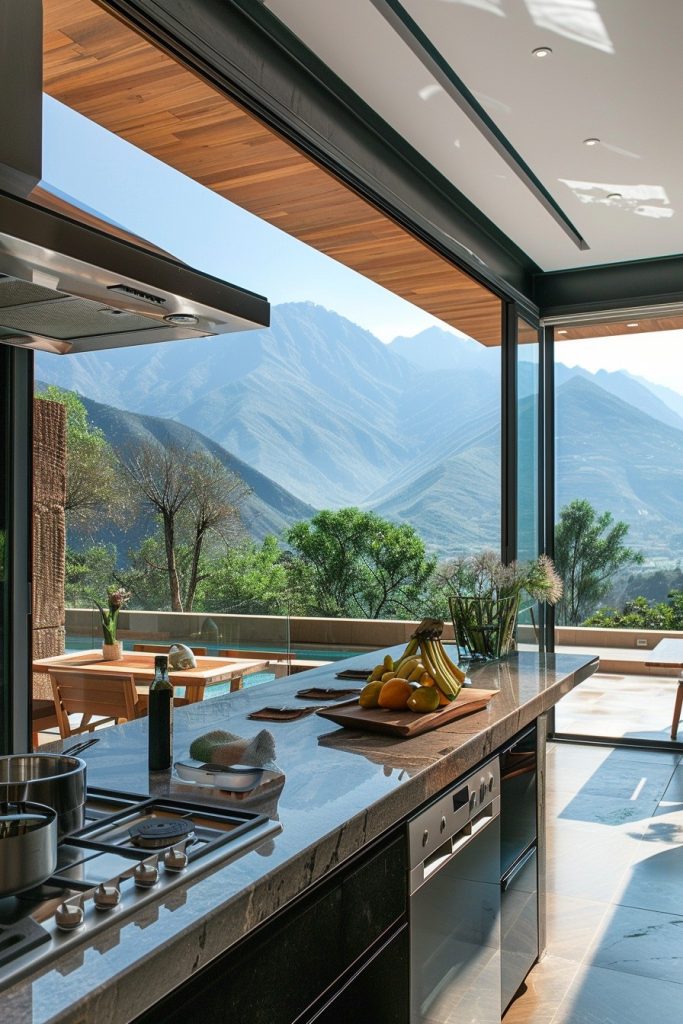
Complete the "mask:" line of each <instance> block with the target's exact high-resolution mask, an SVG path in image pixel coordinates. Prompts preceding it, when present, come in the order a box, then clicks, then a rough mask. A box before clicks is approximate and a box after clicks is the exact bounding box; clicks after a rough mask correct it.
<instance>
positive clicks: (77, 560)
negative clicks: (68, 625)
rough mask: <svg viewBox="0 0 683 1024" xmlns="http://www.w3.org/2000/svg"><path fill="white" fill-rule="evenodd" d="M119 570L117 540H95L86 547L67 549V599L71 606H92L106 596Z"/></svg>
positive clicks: (68, 605)
mask: <svg viewBox="0 0 683 1024" xmlns="http://www.w3.org/2000/svg"><path fill="white" fill-rule="evenodd" d="M115 572H116V548H115V547H114V545H113V544H94V545H91V546H90V547H87V548H86V549H85V550H84V551H74V550H73V549H72V548H67V550H66V565H65V578H64V599H65V602H66V605H67V607H69V608H92V607H94V605H95V603H96V602H97V601H102V600H104V598H105V596H106V594H107V589H108V588H109V587H111V585H112V581H113V580H114V579H115Z"/></svg>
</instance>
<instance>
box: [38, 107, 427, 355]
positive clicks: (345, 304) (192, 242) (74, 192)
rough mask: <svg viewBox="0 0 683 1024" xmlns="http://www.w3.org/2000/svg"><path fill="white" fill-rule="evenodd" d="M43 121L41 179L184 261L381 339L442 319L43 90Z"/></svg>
mask: <svg viewBox="0 0 683 1024" xmlns="http://www.w3.org/2000/svg"><path fill="white" fill-rule="evenodd" d="M43 122H44V123H43V131H44V147H43V151H44V156H43V176H44V181H45V183H46V184H48V185H50V186H53V187H54V188H56V189H59V190H60V191H61V192H64V193H67V194H68V195H69V196H72V197H73V198H75V199H77V200H78V201H79V203H82V204H84V205H86V206H88V207H90V208H91V209H93V210H95V211H96V212H98V213H100V214H101V215H105V216H106V217H108V218H109V219H110V220H113V221H115V222H116V223H118V224H120V225H122V226H123V227H125V228H127V229H128V230H129V231H132V232H134V233H135V234H138V235H141V236H143V237H144V238H147V239H149V241H151V242H154V243H155V244H156V245H158V246H160V247H161V248H162V249H166V250H167V251H168V252H170V253H172V254H173V255H174V256H176V257H177V258H178V259H180V260H183V261H184V262H185V263H188V264H189V265H190V266H192V267H196V268H197V269H198V270H205V271H207V272H208V273H211V274H214V275H215V276H216V277H220V278H223V279H224V280H226V281H231V282H232V283H234V284H236V285H239V286H241V287H243V288H250V289H251V290H252V291H255V292H259V293H260V294H262V295H265V296H266V297H267V298H268V299H269V300H270V301H271V302H272V303H273V304H276V303H280V302H293V301H311V302H317V303H319V304H320V305H321V306H326V307H327V308H328V309H334V310H335V311H336V312H338V313H341V314H342V315H343V316H346V317H348V319H349V320H352V321H353V322H354V323H357V324H360V325H361V326H362V327H365V328H367V329H368V330H370V331H372V333H373V334H375V335H376V336H377V337H378V338H381V340H382V341H391V340H392V339H393V338H394V337H396V335H399V334H406V335H413V334H417V333H418V332H419V331H422V330H424V329H425V328H426V327H431V326H432V325H433V324H438V325H439V326H441V327H446V325H445V324H443V323H442V322H441V321H439V320H436V319H435V318H434V317H432V316H430V315H429V314H428V313H425V312H423V311H422V310H421V309H418V308H417V307H416V306H413V305H412V304H411V303H408V302H406V301H404V300H403V299H400V298H398V297H397V296H395V295H393V294H392V293H391V292H388V291H387V290H386V289H384V288H380V286H379V285H376V284H375V283H374V282H372V281H368V280H366V278H364V277H362V276H361V275H360V274H357V273H356V272H355V271H353V270H349V269H348V268H347V267H344V266H342V265H341V264H340V263H337V262H336V261H335V260H332V259H330V258H329V257H328V256H323V255H322V254H321V253H319V252H317V251H316V250H314V249H311V248H309V247H308V246H306V245H304V244H303V243H302V242H299V241H297V240H296V239H293V238H291V237H290V236H289V235H287V234H285V232H284V231H280V230H279V229H278V228H275V227H273V226H272V225H270V224H267V223H265V222H264V221H262V220H259V218H258V217H255V216H253V215H252V214H250V213H247V212H246V211H244V210H242V209H241V208H240V207H238V206H235V205H234V204H233V203H230V202H228V200H226V199H223V198H222V197H221V196H219V195H216V194H215V193H214V192H211V191H210V190H209V189H206V188H204V187H203V186H202V185H198V184H197V182H195V181H193V180H192V179H190V178H187V177H185V175H183V174H180V173H179V172H178V171H176V170H174V169H173V168H171V167H168V166H167V165H166V164H163V163H161V161H159V160H156V159H155V158H154V157H151V156H149V155H148V154H147V153H144V152H143V151H142V150H139V149H136V148H135V147H134V146H131V145H130V144H129V143H127V142H125V141H124V140H122V139H119V138H118V137H117V136H115V135H112V134H111V133H110V132H108V131H106V130H105V129H104V128H101V127H100V126H99V125H96V124H94V123H93V122H92V121H89V120H88V119H87V118H85V117H83V116H82V115H81V114H78V113H76V112H75V111H73V110H70V109H69V108H68V107H65V106H63V105H62V104H61V103H58V102H57V101H56V100H53V99H52V98H51V97H49V96H45V97H44V115H43Z"/></svg>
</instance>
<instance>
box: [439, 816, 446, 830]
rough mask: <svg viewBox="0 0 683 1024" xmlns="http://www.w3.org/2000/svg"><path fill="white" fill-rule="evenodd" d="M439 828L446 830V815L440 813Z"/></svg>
mask: <svg viewBox="0 0 683 1024" xmlns="http://www.w3.org/2000/svg"><path fill="white" fill-rule="evenodd" d="M439 828H440V829H441V831H442V832H445V831H446V816H445V814H442V815H441V822H440V824H439Z"/></svg>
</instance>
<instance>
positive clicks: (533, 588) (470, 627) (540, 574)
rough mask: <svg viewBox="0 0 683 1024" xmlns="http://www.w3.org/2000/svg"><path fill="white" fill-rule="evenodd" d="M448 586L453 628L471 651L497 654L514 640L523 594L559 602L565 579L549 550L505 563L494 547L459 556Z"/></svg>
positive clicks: (487, 655) (451, 567) (478, 654)
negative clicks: (549, 555)
mask: <svg viewBox="0 0 683 1024" xmlns="http://www.w3.org/2000/svg"><path fill="white" fill-rule="evenodd" d="M448 585H449V587H450V588H451V589H452V590H453V593H452V594H451V596H450V597H449V605H450V610H451V616H452V618H453V628H454V630H455V635H456V638H457V640H458V643H459V645H461V646H462V647H464V648H465V649H466V650H467V651H468V653H469V654H470V656H473V657H480V658H497V657H500V655H501V654H507V653H508V651H510V650H511V648H512V646H513V644H514V636H515V625H516V623H517V616H518V614H519V610H520V606H521V603H522V598H523V596H524V595H527V596H528V597H529V598H531V599H532V600H533V601H544V602H545V603H547V604H556V603H557V602H558V601H559V599H560V598H561V596H562V581H561V579H560V578H559V576H558V575H557V572H556V571H555V567H554V565H553V563H552V561H551V560H550V558H548V556H547V555H540V556H539V558H537V559H534V560H532V561H529V562H510V563H509V564H507V565H505V564H504V563H503V562H502V561H501V560H500V558H499V557H498V555H496V554H495V552H493V551H484V552H482V553H481V554H479V555H472V556H470V557H468V558H461V559H455V561H453V562H451V563H450V565H449V579H448Z"/></svg>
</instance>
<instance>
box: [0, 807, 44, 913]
mask: <svg viewBox="0 0 683 1024" xmlns="http://www.w3.org/2000/svg"><path fill="white" fill-rule="evenodd" d="M56 868H57V812H56V811H53V809H52V808H51V807H43V806H42V805H41V804H33V803H16V804H15V803H11V804H0V897H2V896H13V895H15V894H16V893H19V892H24V891H25V890H26V889H32V888H33V887H34V886H35V885H40V883H41V882H44V881H45V879H46V878H49V877H50V875H52V874H54V872H55V870H56Z"/></svg>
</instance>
